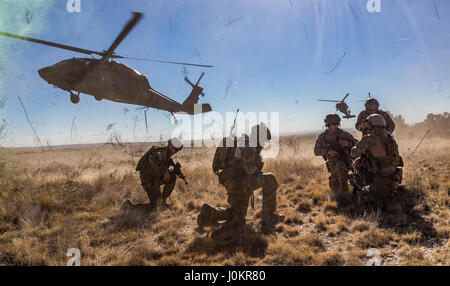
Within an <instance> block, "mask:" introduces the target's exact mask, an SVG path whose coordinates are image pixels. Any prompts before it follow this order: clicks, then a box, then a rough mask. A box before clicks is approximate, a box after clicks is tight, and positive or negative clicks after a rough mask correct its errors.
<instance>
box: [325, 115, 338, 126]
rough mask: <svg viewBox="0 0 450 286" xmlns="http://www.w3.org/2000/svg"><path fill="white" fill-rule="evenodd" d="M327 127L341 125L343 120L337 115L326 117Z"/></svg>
mask: <svg viewBox="0 0 450 286" xmlns="http://www.w3.org/2000/svg"><path fill="white" fill-rule="evenodd" d="M324 122H325V125H326V126H329V125H331V124H337V125H339V124H341V118H340V117H339V115H337V114H336V113H330V114H328V115H327V116H326V117H325V120H324Z"/></svg>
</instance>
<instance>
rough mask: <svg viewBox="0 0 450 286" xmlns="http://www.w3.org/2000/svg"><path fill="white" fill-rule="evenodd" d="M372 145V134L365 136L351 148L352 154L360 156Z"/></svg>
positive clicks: (355, 156) (354, 156)
mask: <svg viewBox="0 0 450 286" xmlns="http://www.w3.org/2000/svg"><path fill="white" fill-rule="evenodd" d="M371 145H372V140H371V138H370V136H364V137H363V138H362V139H361V141H359V142H358V143H356V145H355V146H354V147H353V148H352V150H351V156H352V157H353V158H358V157H359V156H361V155H362V154H364V153H365V152H366V151H367V150H368V149H369V147H370V146H371Z"/></svg>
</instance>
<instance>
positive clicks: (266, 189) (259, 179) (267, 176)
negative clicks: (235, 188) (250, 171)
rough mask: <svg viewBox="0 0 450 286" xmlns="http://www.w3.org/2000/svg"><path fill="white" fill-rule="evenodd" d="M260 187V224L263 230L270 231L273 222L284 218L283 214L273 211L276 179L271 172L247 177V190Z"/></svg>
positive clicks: (275, 204)
mask: <svg viewBox="0 0 450 286" xmlns="http://www.w3.org/2000/svg"><path fill="white" fill-rule="evenodd" d="M260 187H262V195H263V205H262V213H261V226H262V228H263V231H264V232H270V231H272V228H273V226H274V224H275V223H277V222H280V221H283V220H284V216H283V215H279V214H277V213H275V211H276V208H277V189H278V182H277V179H276V178H275V176H274V175H273V174H272V173H259V174H255V175H252V176H250V177H249V178H248V181H247V188H248V189H249V191H254V190H256V189H258V188H260Z"/></svg>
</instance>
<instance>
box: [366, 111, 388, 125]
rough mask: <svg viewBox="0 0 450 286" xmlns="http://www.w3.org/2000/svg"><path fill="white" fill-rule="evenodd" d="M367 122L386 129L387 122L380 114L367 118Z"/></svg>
mask: <svg viewBox="0 0 450 286" xmlns="http://www.w3.org/2000/svg"><path fill="white" fill-rule="evenodd" d="M367 122H369V124H371V125H372V126H378V127H386V120H384V117H383V116H381V115H379V114H372V115H369V116H368V117H367Z"/></svg>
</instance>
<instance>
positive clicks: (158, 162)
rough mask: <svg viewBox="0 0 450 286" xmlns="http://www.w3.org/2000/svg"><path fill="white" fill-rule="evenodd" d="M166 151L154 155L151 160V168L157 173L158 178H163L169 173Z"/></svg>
mask: <svg viewBox="0 0 450 286" xmlns="http://www.w3.org/2000/svg"><path fill="white" fill-rule="evenodd" d="M165 152H166V151H165V150H164V151H161V152H158V153H155V154H152V155H151V156H150V157H149V158H148V161H149V163H150V164H149V165H150V168H151V169H152V170H153V171H155V173H156V174H157V175H158V176H163V175H164V174H165V173H167V172H168V171H169V169H168V168H167V162H165V155H167V154H166V153H165Z"/></svg>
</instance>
